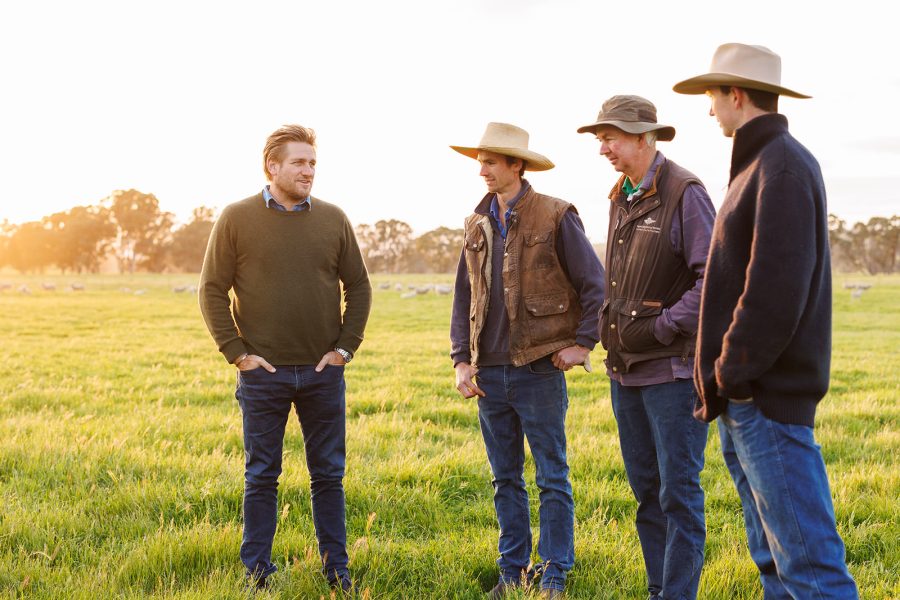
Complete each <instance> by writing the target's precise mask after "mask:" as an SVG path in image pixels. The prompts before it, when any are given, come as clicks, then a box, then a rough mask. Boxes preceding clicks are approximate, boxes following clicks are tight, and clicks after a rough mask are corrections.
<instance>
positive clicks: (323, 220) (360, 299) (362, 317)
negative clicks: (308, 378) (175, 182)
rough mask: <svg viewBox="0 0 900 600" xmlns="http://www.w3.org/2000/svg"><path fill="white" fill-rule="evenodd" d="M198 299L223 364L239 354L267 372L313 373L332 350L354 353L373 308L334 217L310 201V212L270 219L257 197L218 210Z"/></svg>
mask: <svg viewBox="0 0 900 600" xmlns="http://www.w3.org/2000/svg"><path fill="white" fill-rule="evenodd" d="M341 284H343V292H344V298H343V299H344V311H343V315H342V314H341ZM229 290H232V291H233V292H234V302H233V303H232V301H231V298H230V297H229ZM199 296H200V311H201V312H202V313H203V318H204V320H205V321H206V326H207V327H208V328H209V331H210V333H211V334H212V337H213V339H214V340H215V341H216V344H218V346H219V351H220V352H222V354H223V355H224V356H225V359H226V360H227V361H228V362H233V361H234V360H235V359H236V358H238V357H239V356H240V355H241V354H243V353H244V352H248V353H250V354H257V355H259V356H262V357H263V358H265V359H266V360H267V361H269V362H270V363H271V364H273V365H312V364H317V363H318V362H319V360H321V358H322V356H323V355H324V354H325V353H326V352H328V351H329V350H332V349H333V348H335V347H338V348H343V349H344V350H349V351H350V352H354V353H355V352H356V350H357V348H358V347H359V345H360V343H361V342H362V339H363V330H364V329H365V326H366V321H367V320H368V317H369V309H370V307H371V305H372V287H371V285H370V284H369V275H368V273H367V272H366V266H365V264H364V262H363V258H362V255H361V254H360V251H359V246H358V245H357V242H356V236H355V235H354V234H353V228H352V227H351V225H350V222H349V221H348V220H347V217H346V215H344V213H343V211H342V210H341V209H340V208H338V207H337V206H335V205H333V204H329V203H327V202H323V201H322V200H319V199H317V198H313V199H312V208H311V209H310V210H303V211H299V212H291V211H288V212H285V211H279V210H275V209H271V208H267V207H266V205H265V201H264V200H263V196H262V194H261V193H260V194H257V195H255V196H252V197H250V198H247V199H245V200H241V201H240V202H235V203H234V204H231V205H229V206H227V207H226V208H225V210H224V211H222V215H221V216H220V217H219V219H218V220H217V221H216V224H215V226H214V227H213V230H212V234H211V235H210V238H209V244H208V246H207V248H206V257H205V258H204V260H203V271H202V273H201V274H200V288H199Z"/></svg>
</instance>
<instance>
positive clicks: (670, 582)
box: [610, 379, 709, 600]
mask: <svg viewBox="0 0 900 600" xmlns="http://www.w3.org/2000/svg"><path fill="white" fill-rule="evenodd" d="M610 391H611V395H612V405H613V412H614V413H615V415H616V422H617V424H618V427H619V444H620V445H621V447H622V459H623V461H624V463H625V472H626V474H627V475H628V483H629V484H631V490H632V491H633V492H634V497H635V499H637V501H638V509H637V517H636V519H635V524H636V526H637V532H638V537H639V538H640V541H641V550H642V551H643V554H644V566H645V568H646V569H647V588H648V590H649V591H650V596H651V598H657V597H658V598H660V600H662V599H665V600H682V599H684V598H688V599H689V598H696V597H697V587H698V586H699V584H700V571H701V569H702V568H703V556H704V551H703V545H704V544H705V542H706V522H705V519H704V508H703V500H704V495H703V488H701V487H700V471H702V470H703V462H704V456H703V452H704V450H705V449H706V437H707V432H708V429H709V426H708V425H707V424H706V423H702V422H700V421H697V420H696V419H694V416H693V406H694V401H695V400H696V397H697V392H696V389H695V388H694V382H693V380H690V379H681V380H678V381H673V382H670V383H660V384H657V385H644V386H623V385H621V384H620V383H618V382H616V381H610Z"/></svg>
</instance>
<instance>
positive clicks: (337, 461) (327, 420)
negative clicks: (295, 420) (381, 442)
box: [235, 365, 348, 579]
mask: <svg viewBox="0 0 900 600" xmlns="http://www.w3.org/2000/svg"><path fill="white" fill-rule="evenodd" d="M345 390H346V386H345V384H344V367H332V366H329V367H325V369H324V370H323V371H322V372H321V373H316V372H315V367H314V366H312V365H309V366H307V365H303V366H291V365H278V366H276V367H275V373H269V372H268V371H266V370H265V369H262V368H259V369H253V370H252V371H239V372H238V381H237V390H236V391H235V397H236V398H237V401H238V403H239V404H240V406H241V412H242V413H243V418H244V419H243V420H244V454H245V459H246V463H245V472H244V538H243V541H242V542H241V561H242V562H243V563H244V566H245V567H247V573H248V574H249V575H251V576H255V577H266V576H268V575H270V574H272V573H274V572H275V571H277V570H278V569H277V567H276V566H275V565H274V564H273V563H272V540H273V538H274V537H275V524H276V520H277V512H278V511H277V509H278V476H279V475H280V474H281V454H282V444H283V442H284V428H285V425H286V424H287V419H288V415H289V414H290V412H291V406H292V405H293V406H295V407H296V410H297V415H298V417H299V419H300V427H301V429H302V430H303V445H304V447H305V449H306V465H307V467H308V468H309V476H310V496H311V499H312V514H313V524H314V525H315V528H316V538H317V539H318V540H319V553H320V555H321V556H322V564H323V567H324V571H325V574H326V576H327V577H328V578H329V579H334V578H335V577H336V576H337V575H340V574H343V573H346V572H347V560H348V559H347V549H346V545H347V530H346V523H345V519H344V484H343V477H344V464H345V448H344V433H345V426H346V414H345V400H344V393H345Z"/></svg>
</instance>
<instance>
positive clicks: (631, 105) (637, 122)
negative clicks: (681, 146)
mask: <svg viewBox="0 0 900 600" xmlns="http://www.w3.org/2000/svg"><path fill="white" fill-rule="evenodd" d="M604 125H610V126H612V127H617V128H618V129H621V130H622V131H624V132H625V133H634V134H638V135H640V134H642V133H647V132H648V131H656V132H657V134H656V139H658V140H659V141H661V142H668V141H670V140H671V139H672V138H674V137H675V128H674V127H672V126H671V125H663V124H661V123H657V121H656V106H654V105H653V103H652V102H650V101H649V100H647V99H646V98H641V97H640V96H613V97H612V98H610V99H609V100H607V101H606V102H604V103H603V106H602V107H600V114H598V115H597V120H596V121H594V122H593V123H591V124H590V125H584V126H582V127H579V128H578V133H596V131H597V130H598V129H599V128H600V127H602V126H604Z"/></svg>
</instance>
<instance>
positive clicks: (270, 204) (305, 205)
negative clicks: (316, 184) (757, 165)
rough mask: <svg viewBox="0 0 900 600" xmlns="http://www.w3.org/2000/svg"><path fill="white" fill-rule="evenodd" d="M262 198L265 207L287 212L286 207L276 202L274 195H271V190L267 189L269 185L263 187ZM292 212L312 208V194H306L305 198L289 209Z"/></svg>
mask: <svg viewBox="0 0 900 600" xmlns="http://www.w3.org/2000/svg"><path fill="white" fill-rule="evenodd" d="M262 193H263V200H265V201H266V208H274V209H275V210H280V211H283V212H288V209H286V208H285V207H283V206H282V205H280V204H279V203H278V200H276V199H275V196H273V195H272V192H270V191H269V186H266V187H264V188H263V192H262ZM291 210H292V211H294V212H297V211H301V210H312V196H307V197H306V200H304V201H303V202H301V203H300V204H298V205H297V206H295V207H294V208H292V209H291Z"/></svg>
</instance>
